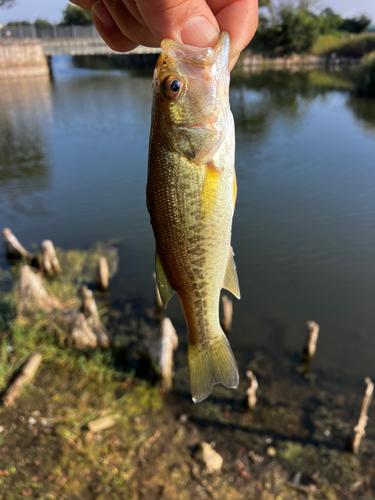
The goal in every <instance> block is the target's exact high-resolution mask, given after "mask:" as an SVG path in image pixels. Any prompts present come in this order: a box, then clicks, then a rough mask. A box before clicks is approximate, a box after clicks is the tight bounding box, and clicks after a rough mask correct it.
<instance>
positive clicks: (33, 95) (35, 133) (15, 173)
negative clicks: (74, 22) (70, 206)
mask: <svg viewBox="0 0 375 500" xmlns="http://www.w3.org/2000/svg"><path fill="white" fill-rule="evenodd" d="M50 122H51V92H50V82H49V79H48V77H46V78H44V77H43V78H35V79H26V80H19V79H17V80H5V81H1V82H0V195H1V200H0V210H1V211H2V212H4V211H5V212H7V210H9V209H11V210H13V211H15V212H17V213H20V214H24V215H31V214H39V215H40V214H42V213H44V212H45V209H44V208H43V202H42V200H41V199H40V197H39V196H38V195H39V194H40V193H42V192H43V191H46V190H48V189H49V187H50V171H49V164H48V159H47V148H46V144H45V142H46V140H45V128H46V127H48V124H49V123H50Z"/></svg>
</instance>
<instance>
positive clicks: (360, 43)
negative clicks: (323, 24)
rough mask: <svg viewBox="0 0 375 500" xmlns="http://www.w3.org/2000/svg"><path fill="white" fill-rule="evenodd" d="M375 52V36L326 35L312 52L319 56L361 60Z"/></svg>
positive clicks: (365, 34) (364, 34)
mask: <svg viewBox="0 0 375 500" xmlns="http://www.w3.org/2000/svg"><path fill="white" fill-rule="evenodd" d="M374 50H375V34H374V33H361V34H359V35H341V36H340V34H338V35H325V36H322V37H320V38H319V39H318V40H317V43H316V44H315V45H314V47H313V49H312V51H313V53H314V54H317V55H324V54H325V55H329V54H332V53H335V54H336V55H337V56H338V57H349V58H360V57H362V56H363V55H365V54H369V53H370V52H373V51H374Z"/></svg>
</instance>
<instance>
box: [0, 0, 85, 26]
mask: <svg viewBox="0 0 375 500" xmlns="http://www.w3.org/2000/svg"><path fill="white" fill-rule="evenodd" d="M0 1H1V0H0ZM74 24H75V25H80V26H88V25H90V24H92V17H91V13H90V12H87V11H86V10H83V9H81V8H80V7H76V6H75V5H71V4H69V5H68V6H67V7H66V9H65V10H64V11H63V18H62V21H61V22H60V23H59V26H72V25H74Z"/></svg>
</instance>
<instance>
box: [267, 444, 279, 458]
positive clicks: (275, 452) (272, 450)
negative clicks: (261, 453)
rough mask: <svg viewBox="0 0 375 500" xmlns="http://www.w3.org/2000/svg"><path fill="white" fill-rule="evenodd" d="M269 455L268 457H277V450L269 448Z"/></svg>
mask: <svg viewBox="0 0 375 500" xmlns="http://www.w3.org/2000/svg"><path fill="white" fill-rule="evenodd" d="M267 455H268V456H269V457H276V455H277V451H276V448H274V447H273V446H269V447H268V448H267Z"/></svg>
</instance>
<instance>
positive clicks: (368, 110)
mask: <svg viewBox="0 0 375 500" xmlns="http://www.w3.org/2000/svg"><path fill="white" fill-rule="evenodd" d="M347 105H348V107H349V108H350V109H351V110H352V111H353V113H354V116H355V117H356V118H357V120H358V121H359V122H360V123H361V124H362V125H363V127H364V128H365V130H370V131H372V132H375V99H364V98H359V97H351V98H350V99H348V101H347Z"/></svg>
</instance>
